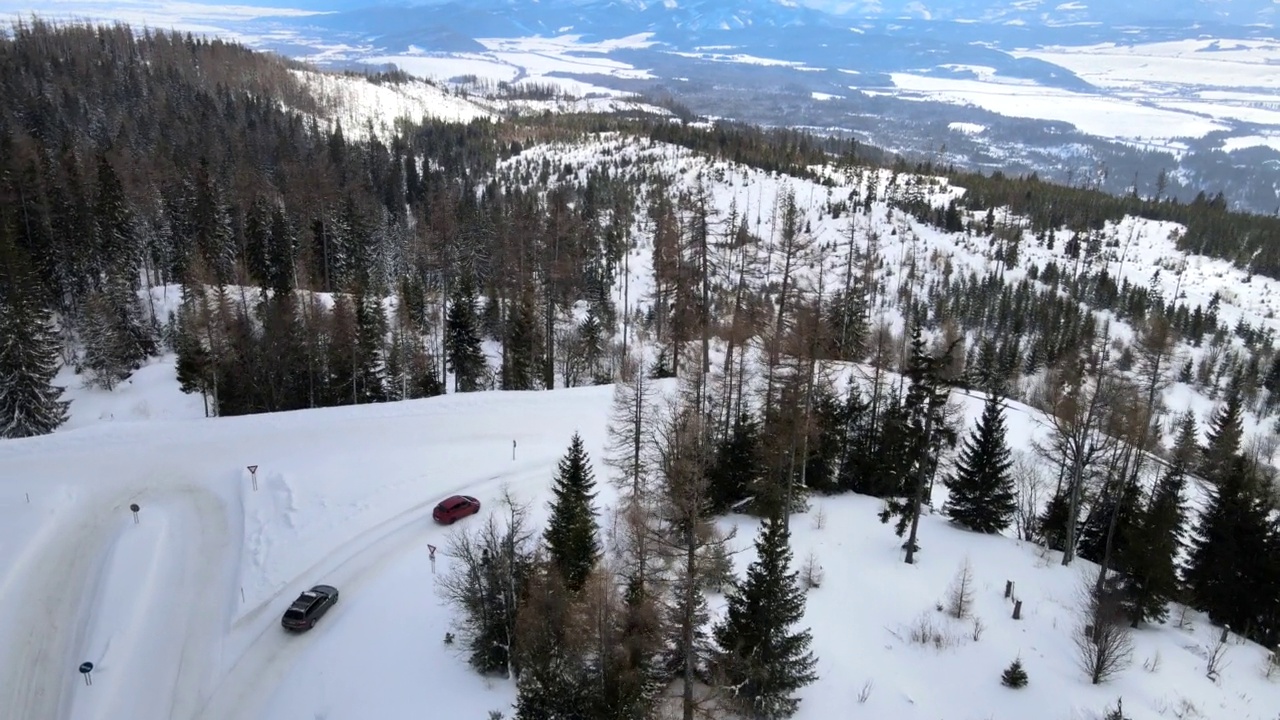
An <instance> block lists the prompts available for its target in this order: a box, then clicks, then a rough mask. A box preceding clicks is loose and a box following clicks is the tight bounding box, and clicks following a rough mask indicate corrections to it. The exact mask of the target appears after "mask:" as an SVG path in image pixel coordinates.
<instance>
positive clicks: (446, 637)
mask: <svg viewBox="0 0 1280 720" xmlns="http://www.w3.org/2000/svg"><path fill="white" fill-rule="evenodd" d="M444 644H445V645H452V644H453V633H451V632H447V633H445V634H444Z"/></svg>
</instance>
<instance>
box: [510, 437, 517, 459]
mask: <svg viewBox="0 0 1280 720" xmlns="http://www.w3.org/2000/svg"><path fill="white" fill-rule="evenodd" d="M511 459H512V460H515V459H516V441H515V440H512V441H511Z"/></svg>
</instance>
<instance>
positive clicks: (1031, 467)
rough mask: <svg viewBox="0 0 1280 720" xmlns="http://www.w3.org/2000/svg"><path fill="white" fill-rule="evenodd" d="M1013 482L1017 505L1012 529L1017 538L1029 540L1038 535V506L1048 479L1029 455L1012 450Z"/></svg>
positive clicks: (1039, 508) (1042, 498)
mask: <svg viewBox="0 0 1280 720" xmlns="http://www.w3.org/2000/svg"><path fill="white" fill-rule="evenodd" d="M1013 483H1014V487H1015V488H1016V490H1017V494H1018V506H1017V510H1015V511H1014V515H1013V526H1014V530H1015V531H1016V532H1017V535H1018V538H1019V539H1022V540H1026V541H1028V542H1031V541H1034V540H1035V539H1036V538H1038V537H1039V536H1040V535H1039V533H1040V510H1041V507H1040V506H1041V504H1042V502H1043V501H1044V490H1045V488H1046V487H1048V480H1047V479H1046V478H1045V476H1044V472H1043V471H1042V470H1041V468H1040V465H1039V464H1038V463H1037V462H1035V460H1033V459H1032V458H1031V456H1030V455H1028V454H1027V453H1026V452H1025V451H1022V450H1014V451H1013Z"/></svg>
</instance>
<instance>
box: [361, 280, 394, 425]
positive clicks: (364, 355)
mask: <svg viewBox="0 0 1280 720" xmlns="http://www.w3.org/2000/svg"><path fill="white" fill-rule="evenodd" d="M354 310H355V322H356V338H355V352H356V366H357V367H356V372H355V382H356V402H357V403H371V402H382V401H384V400H386V399H387V392H386V378H387V367H386V333H387V314H386V311H385V310H384V309H383V307H382V301H381V300H380V299H379V298H378V297H376V296H374V295H372V294H368V293H366V292H363V291H361V292H357V293H356V294H355V299H354Z"/></svg>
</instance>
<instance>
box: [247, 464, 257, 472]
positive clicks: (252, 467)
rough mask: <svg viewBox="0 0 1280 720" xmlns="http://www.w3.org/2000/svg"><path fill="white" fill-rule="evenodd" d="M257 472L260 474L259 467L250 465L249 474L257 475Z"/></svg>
mask: <svg viewBox="0 0 1280 720" xmlns="http://www.w3.org/2000/svg"><path fill="white" fill-rule="evenodd" d="M256 472H258V466H257V465H250V466H249V473H250V474H252V473H256Z"/></svg>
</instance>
